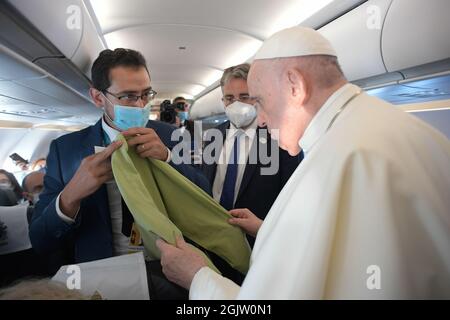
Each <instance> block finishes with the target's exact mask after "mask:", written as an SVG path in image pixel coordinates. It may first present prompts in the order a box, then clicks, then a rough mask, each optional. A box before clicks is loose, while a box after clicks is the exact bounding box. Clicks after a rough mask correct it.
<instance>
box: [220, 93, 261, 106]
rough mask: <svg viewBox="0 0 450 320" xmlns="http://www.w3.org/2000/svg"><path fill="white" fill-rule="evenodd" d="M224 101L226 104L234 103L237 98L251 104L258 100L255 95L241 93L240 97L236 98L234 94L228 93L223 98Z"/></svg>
mask: <svg viewBox="0 0 450 320" xmlns="http://www.w3.org/2000/svg"><path fill="white" fill-rule="evenodd" d="M222 100H223V102H225V104H226V105H229V104H232V103H234V102H235V101H236V100H238V101H240V102H243V103H249V104H253V103H254V102H255V101H256V98H255V97H251V96H250V95H248V94H240V95H239V98H236V97H235V96H232V95H229V96H228V95H227V96H225V97H223V98H222Z"/></svg>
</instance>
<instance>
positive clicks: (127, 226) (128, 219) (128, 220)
mask: <svg viewBox="0 0 450 320" xmlns="http://www.w3.org/2000/svg"><path fill="white" fill-rule="evenodd" d="M121 199H122V234H123V235H124V236H127V237H129V236H130V235H131V228H132V227H133V222H134V218H133V215H132V214H131V212H130V209H128V207H127V204H126V203H125V201H124V200H123V198H122V197H121Z"/></svg>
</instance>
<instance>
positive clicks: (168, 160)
mask: <svg viewBox="0 0 450 320" xmlns="http://www.w3.org/2000/svg"><path fill="white" fill-rule="evenodd" d="M170 160H172V152H171V151H170V149H169V148H167V159H166V162H167V163H169V162H170Z"/></svg>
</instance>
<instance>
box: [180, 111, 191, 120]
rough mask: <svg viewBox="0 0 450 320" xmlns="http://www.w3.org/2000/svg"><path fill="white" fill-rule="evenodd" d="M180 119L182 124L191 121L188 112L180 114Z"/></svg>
mask: <svg viewBox="0 0 450 320" xmlns="http://www.w3.org/2000/svg"><path fill="white" fill-rule="evenodd" d="M178 118H180V121H181V122H184V121H186V120H188V119H189V113H188V112H187V111H180V112H178Z"/></svg>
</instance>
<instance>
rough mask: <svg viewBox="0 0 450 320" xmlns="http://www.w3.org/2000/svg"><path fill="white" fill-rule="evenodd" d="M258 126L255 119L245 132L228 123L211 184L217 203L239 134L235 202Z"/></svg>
mask: <svg viewBox="0 0 450 320" xmlns="http://www.w3.org/2000/svg"><path fill="white" fill-rule="evenodd" d="M257 126H258V124H257V121H256V119H255V120H254V121H253V122H252V123H251V124H250V125H249V126H248V127H247V128H245V130H243V129H238V128H236V127H235V126H234V125H233V124H232V123H231V122H230V129H228V130H227V132H226V138H225V143H224V145H223V147H222V150H221V152H220V158H219V161H218V164H217V169H216V176H215V178H214V183H213V190H212V191H213V197H214V199H215V200H216V201H217V202H220V197H221V195H222V189H223V184H224V181H225V175H226V173H227V166H228V161H229V160H230V156H231V155H232V153H233V145H234V139H235V137H236V135H238V134H240V135H241V136H240V138H239V152H238V154H239V158H238V164H239V165H238V172H237V177H236V185H235V189H234V201H233V203H234V202H236V199H237V196H238V193H239V188H240V187H241V182H242V177H243V176H244V172H245V166H246V163H247V159H248V155H249V153H250V149H251V147H252V144H253V139H254V138H255V134H256V128H257Z"/></svg>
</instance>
